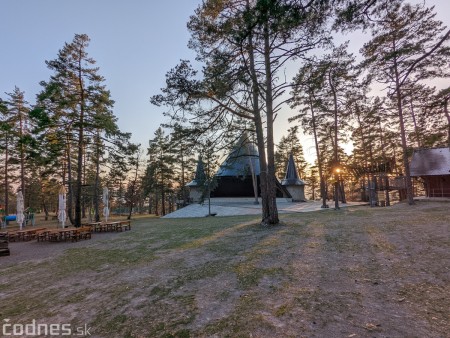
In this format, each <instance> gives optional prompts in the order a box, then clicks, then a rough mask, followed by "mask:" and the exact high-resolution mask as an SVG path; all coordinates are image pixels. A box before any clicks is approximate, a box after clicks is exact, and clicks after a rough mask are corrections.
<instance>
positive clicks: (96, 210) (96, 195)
mask: <svg viewBox="0 0 450 338" xmlns="http://www.w3.org/2000/svg"><path fill="white" fill-rule="evenodd" d="M95 137H96V142H95V143H96V149H95V150H96V159H95V182H94V194H93V196H92V198H93V201H94V219H95V222H100V206H99V190H100V131H99V130H98V129H97V134H96V135H95Z"/></svg>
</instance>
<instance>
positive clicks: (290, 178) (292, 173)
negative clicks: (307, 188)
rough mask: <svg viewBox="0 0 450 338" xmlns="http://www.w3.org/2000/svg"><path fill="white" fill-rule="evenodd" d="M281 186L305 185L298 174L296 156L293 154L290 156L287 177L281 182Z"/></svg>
mask: <svg viewBox="0 0 450 338" xmlns="http://www.w3.org/2000/svg"><path fill="white" fill-rule="evenodd" d="M281 185H305V182H303V181H302V180H301V179H300V178H299V177H298V173H297V168H296V167H295V162H294V156H293V155H292V154H291V155H290V156H289V161H288V165H287V168H286V176H285V177H284V180H282V181H281Z"/></svg>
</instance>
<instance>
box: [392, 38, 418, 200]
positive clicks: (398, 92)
mask: <svg viewBox="0 0 450 338" xmlns="http://www.w3.org/2000/svg"><path fill="white" fill-rule="evenodd" d="M395 50H396V49H395V42H394V51H395ZM394 72H395V93H396V96H397V109H398V118H399V122H400V136H401V140H402V148H403V165H404V167H405V182H406V198H407V199H408V204H409V205H413V204H414V196H413V190H412V182H411V172H410V170H409V160H408V146H407V143H406V132H405V123H404V119H403V104H402V91H401V88H400V76H399V74H398V68H397V59H396V58H394Z"/></svg>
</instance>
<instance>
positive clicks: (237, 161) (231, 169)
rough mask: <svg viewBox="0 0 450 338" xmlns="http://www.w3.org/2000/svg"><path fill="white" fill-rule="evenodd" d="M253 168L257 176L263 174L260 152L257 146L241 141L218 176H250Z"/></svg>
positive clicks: (223, 164)
mask: <svg viewBox="0 0 450 338" xmlns="http://www.w3.org/2000/svg"><path fill="white" fill-rule="evenodd" d="M251 166H253V170H254V173H255V175H257V176H258V175H259V174H260V173H261V169H260V166H259V154H258V150H257V149H256V146H255V144H253V143H250V142H245V141H244V142H242V141H240V142H239V144H238V145H237V146H236V147H235V148H234V149H233V151H232V152H231V153H230V155H228V157H227V158H226V160H225V161H224V162H223V163H222V165H221V166H220V168H219V170H218V171H217V174H216V175H217V176H219V177H223V176H232V177H239V176H250V175H251Z"/></svg>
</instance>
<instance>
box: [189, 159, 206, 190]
mask: <svg viewBox="0 0 450 338" xmlns="http://www.w3.org/2000/svg"><path fill="white" fill-rule="evenodd" d="M205 179H206V175H205V168H204V166H203V161H202V157H201V156H199V157H198V161H197V169H196V170H195V177H194V179H193V180H192V181H191V182H189V183H188V184H187V186H188V187H197V186H199V185H200V184H201V182H203V181H205Z"/></svg>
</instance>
